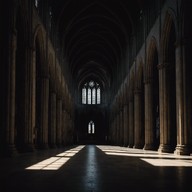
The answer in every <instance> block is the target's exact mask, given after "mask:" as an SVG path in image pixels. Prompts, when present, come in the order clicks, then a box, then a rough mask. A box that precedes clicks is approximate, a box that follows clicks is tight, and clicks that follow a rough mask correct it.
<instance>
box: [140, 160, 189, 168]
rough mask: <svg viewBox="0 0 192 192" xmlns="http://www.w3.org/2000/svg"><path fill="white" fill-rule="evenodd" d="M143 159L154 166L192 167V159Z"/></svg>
mask: <svg viewBox="0 0 192 192" xmlns="http://www.w3.org/2000/svg"><path fill="white" fill-rule="evenodd" d="M141 160H143V161H145V162H147V163H149V164H151V165H153V166H171V167H192V160H180V159H146V158H141Z"/></svg>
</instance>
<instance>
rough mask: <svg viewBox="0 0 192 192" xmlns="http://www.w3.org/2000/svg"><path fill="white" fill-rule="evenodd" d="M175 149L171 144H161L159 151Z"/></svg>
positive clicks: (167, 151)
mask: <svg viewBox="0 0 192 192" xmlns="http://www.w3.org/2000/svg"><path fill="white" fill-rule="evenodd" d="M173 151H174V149H173V147H172V146H171V145H167V144H160V146H159V149H158V152H159V153H173Z"/></svg>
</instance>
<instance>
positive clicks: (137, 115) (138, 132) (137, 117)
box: [134, 89, 143, 149]
mask: <svg viewBox="0 0 192 192" xmlns="http://www.w3.org/2000/svg"><path fill="white" fill-rule="evenodd" d="M142 127H143V125H142V106H141V90H140V89H136V90H135V92H134V128H135V129H134V130H135V134H134V138H135V139H134V148H139V149H141V148H143V143H142V142H143V139H142Z"/></svg>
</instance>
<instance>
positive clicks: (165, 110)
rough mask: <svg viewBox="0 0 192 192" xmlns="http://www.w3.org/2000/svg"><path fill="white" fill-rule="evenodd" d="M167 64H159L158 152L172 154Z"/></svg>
mask: <svg viewBox="0 0 192 192" xmlns="http://www.w3.org/2000/svg"><path fill="white" fill-rule="evenodd" d="M169 65H170V64H169V63H166V62H164V63H163V64H159V66H158V67H159V94H160V95H159V98H160V107H159V109H160V117H159V118H160V146H159V149H158V151H159V152H160V153H161V152H167V153H169V152H172V147H171V142H170V136H171V133H170V122H169V120H170V110H169V109H170V104H169V102H168V101H169V95H168V89H169V85H168V82H167V80H168V79H169V78H168V77H167V71H166V70H167V69H166V68H167V67H168V66H169Z"/></svg>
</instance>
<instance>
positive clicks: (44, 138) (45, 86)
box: [39, 75, 49, 148]
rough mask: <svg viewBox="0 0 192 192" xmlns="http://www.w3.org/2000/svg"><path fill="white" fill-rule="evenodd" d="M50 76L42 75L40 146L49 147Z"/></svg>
mask: <svg viewBox="0 0 192 192" xmlns="http://www.w3.org/2000/svg"><path fill="white" fill-rule="evenodd" d="M48 109H49V77H48V76H47V75H43V76H42V77H41V120H40V146H39V147H40V148H48Z"/></svg>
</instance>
